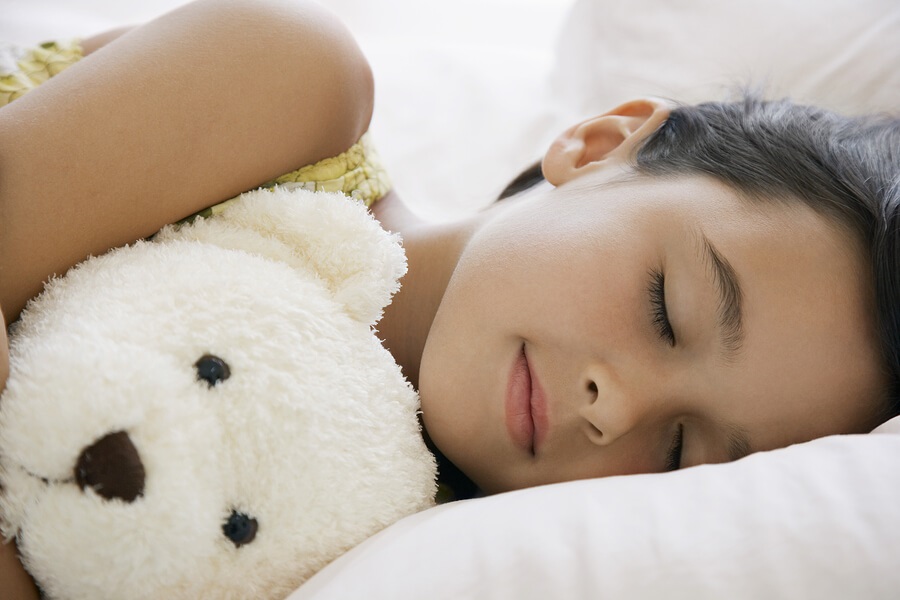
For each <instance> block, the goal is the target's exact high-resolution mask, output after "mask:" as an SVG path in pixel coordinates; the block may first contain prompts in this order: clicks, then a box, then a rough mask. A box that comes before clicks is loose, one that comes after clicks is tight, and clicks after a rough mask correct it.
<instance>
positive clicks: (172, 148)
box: [0, 0, 372, 322]
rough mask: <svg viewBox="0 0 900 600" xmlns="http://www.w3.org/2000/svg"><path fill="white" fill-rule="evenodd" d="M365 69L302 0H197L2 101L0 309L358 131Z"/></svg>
mask: <svg viewBox="0 0 900 600" xmlns="http://www.w3.org/2000/svg"><path fill="white" fill-rule="evenodd" d="M371 110H372V80H371V72H370V70H369V66H368V64H367V62H366V60H365V59H364V57H363V56H362V55H361V53H360V52H359V49H358V47H357V46H356V44H355V42H354V41H353V39H352V38H351V36H350V35H349V33H348V32H347V31H346V29H345V28H344V27H343V26H342V25H341V24H340V23H339V22H338V21H337V20H336V19H335V18H334V17H333V16H332V15H331V14H330V13H328V12H327V11H326V10H325V9H323V8H321V7H320V6H319V5H317V4H314V3H312V2H306V1H280V2H279V1H276V0H266V1H259V0H257V1H251V0H201V1H199V2H196V3H193V4H190V5H187V6H185V7H183V8H181V9H178V10H176V11H173V12H172V13H169V14H167V15H165V16H163V17H161V18H159V19H157V20H155V21H153V22H151V23H149V24H147V25H145V26H143V27H139V28H137V29H134V30H132V31H129V32H128V33H125V34H124V35H122V36H121V37H119V38H118V39H115V40H114V41H112V42H110V43H109V44H108V45H106V46H104V47H102V48H100V49H99V50H97V51H96V52H94V53H93V54H91V55H90V56H88V57H86V58H84V59H83V60H82V61H80V62H79V63H77V64H75V65H74V66H72V67H70V68H69V69H67V70H65V71H63V72H62V73H60V74H59V75H57V76H56V77H54V78H52V79H51V80H50V81H48V82H47V83H45V84H43V85H41V86H39V87H38V88H37V89H36V90H34V91H32V92H30V93H28V94H26V95H25V96H23V97H22V98H19V99H18V100H16V101H14V102H12V103H11V104H10V105H8V106H6V107H4V108H3V109H0V307H2V311H3V313H4V315H5V317H6V320H7V322H9V321H11V320H13V319H15V318H16V316H17V315H18V313H19V312H20V311H21V309H22V307H23V306H24V304H25V302H26V301H27V300H28V299H29V298H30V297H32V296H34V295H35V294H37V293H38V292H39V291H40V289H41V286H42V283H43V282H44V281H45V280H46V279H47V277H48V276H50V275H51V274H54V273H57V274H62V273H64V272H65V270H66V269H67V268H69V267H70V266H72V265H73V264H75V263H76V262H78V261H79V260H81V259H83V258H84V257H86V256H88V255H89V254H99V253H102V252H104V251H106V250H107V249H109V248H111V247H114V246H119V245H122V244H125V243H128V242H131V241H134V240H135V239H138V238H142V237H146V236H148V235H150V234H152V233H154V232H155V231H157V230H158V229H159V228H160V227H162V226H163V225H165V224H167V223H171V222H174V221H177V220H179V219H180V218H182V217H184V216H187V215H190V214H192V213H194V212H196V211H197V210H200V209H203V208H205V207H207V206H210V205H212V204H215V203H216V202H219V201H221V200H224V199H226V198H229V197H232V196H234V195H236V194H238V193H240V192H242V191H244V190H247V189H250V188H253V187H256V186H258V185H259V184H261V183H263V182H265V181H266V180H268V179H271V178H274V177H276V176H278V175H281V174H282V173H285V172H288V171H291V170H293V169H296V168H298V167H300V166H303V165H305V164H309V163H313V162H315V161H316V160H319V159H321V158H324V157H327V156H332V155H335V154H339V153H340V152H342V151H343V150H345V149H347V148H348V147H349V146H350V145H352V144H353V143H354V142H355V141H356V140H357V139H358V138H359V137H360V135H361V134H362V133H364V132H365V130H366V129H367V128H368V124H369V119H370V117H371Z"/></svg>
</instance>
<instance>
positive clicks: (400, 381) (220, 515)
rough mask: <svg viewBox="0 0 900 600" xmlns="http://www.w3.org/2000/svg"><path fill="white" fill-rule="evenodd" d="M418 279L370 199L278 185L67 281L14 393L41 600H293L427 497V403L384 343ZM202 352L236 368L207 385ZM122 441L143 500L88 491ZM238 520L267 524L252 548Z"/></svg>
mask: <svg viewBox="0 0 900 600" xmlns="http://www.w3.org/2000/svg"><path fill="white" fill-rule="evenodd" d="M405 268H406V267H405V258H404V256H403V251H402V249H401V248H400V246H399V243H398V240H397V239H396V238H395V237H393V236H391V235H389V234H387V233H386V232H384V231H383V230H382V229H381V228H380V227H379V226H378V224H377V223H376V222H375V221H374V219H372V218H371V216H370V215H368V214H367V213H366V211H365V209H364V208H363V207H361V206H360V205H357V204H356V203H354V202H352V201H350V200H348V199H347V198H346V197H344V196H340V195H337V194H320V193H316V194H314V193H311V192H305V191H300V190H297V191H288V190H282V189H279V190H276V191H275V192H274V193H273V192H268V191H261V192H255V193H250V194H247V195H245V197H244V198H243V199H242V200H241V201H239V202H237V203H235V204H234V205H233V206H231V207H230V208H229V209H228V210H226V211H225V213H223V214H222V215H220V216H217V217H214V218H210V219H205V220H198V221H196V222H195V223H193V224H191V225H189V226H185V227H182V228H180V229H179V228H167V229H166V230H164V231H163V232H161V233H160V234H159V235H158V236H157V237H156V239H155V240H154V241H153V242H139V243H137V244H134V245H133V246H131V247H128V248H122V249H118V250H114V251H112V252H110V253H108V254H106V255H104V256H101V257H96V258H91V259H89V260H87V261H85V262H84V263H82V264H81V265H79V266H78V267H76V268H74V269H73V270H72V271H70V272H69V273H68V274H67V275H66V276H65V277H64V278H61V279H57V280H55V281H53V282H51V283H50V284H49V285H48V286H47V289H46V291H45V292H44V293H43V294H42V295H41V296H40V297H38V298H37V299H36V300H34V301H32V303H31V304H29V306H28V308H27V310H26V311H25V312H24V313H23V315H22V319H21V321H20V323H18V324H17V326H16V327H15V328H14V330H13V331H12V337H11V339H10V349H11V359H10V365H11V375H10V379H9V382H8V386H7V390H6V392H5V393H4V395H3V397H2V401H0V478H2V482H3V485H4V488H5V489H4V493H3V495H2V496H0V511H2V516H3V523H2V524H3V533H4V534H5V535H6V536H13V535H18V540H19V545H20V550H21V551H22V554H23V557H24V560H25V563H26V566H27V568H28V569H29V570H30V571H31V573H32V574H33V575H34V576H35V578H36V579H37V580H38V582H39V583H40V585H41V586H42V588H43V589H44V591H45V593H47V594H48V596H49V597H52V598H73V599H74V598H91V599H99V598H128V599H140V598H201V597H207V598H250V597H252V598H277V597H283V596H284V595H285V594H286V593H287V592H289V591H290V590H292V589H294V588H295V587H297V585H299V584H300V583H301V582H303V581H304V580H305V579H307V578H308V577H309V576H310V575H312V574H313V573H314V572H315V571H317V570H318V569H320V568H321V567H322V566H324V565H325V564H327V563H328V562H329V561H331V560H332V559H334V558H335V557H336V556H338V555H339V554H341V553H342V552H344V551H345V550H347V549H349V548H350V547H352V546H353V545H355V544H356V543H358V542H360V541H361V540H363V539H365V538H366V537H368V536H369V535H371V534H372V533H374V532H375V531H377V530H379V529H381V528H383V527H384V526H386V525H388V524H390V523H392V522H393V521H395V520H397V519H398V518H400V517H402V516H404V515H407V514H409V513H412V512H415V511H418V510H421V509H423V508H426V507H428V506H430V505H431V504H432V498H433V495H434V491H435V487H434V476H435V466H434V460H433V458H432V457H431V455H430V454H429V453H428V452H427V450H426V448H425V447H424V444H423V442H422V438H421V434H420V430H419V424H418V420H417V418H416V411H417V410H418V399H417V397H416V395H415V393H414V391H413V390H412V388H411V387H410V386H409V384H408V383H407V382H406V381H405V379H404V378H403V377H402V374H401V373H400V370H399V368H398V367H397V365H396V364H395V363H394V361H393V359H392V357H391V356H390V354H389V353H388V352H387V351H386V350H385V349H384V348H383V347H382V345H381V343H380V342H379V340H378V339H377V337H376V336H375V335H374V333H373V331H372V326H373V325H374V323H375V321H376V320H377V319H378V318H379V316H380V314H381V310H382V309H383V307H384V306H385V305H386V304H387V302H389V300H390V297H391V294H392V293H394V291H396V289H397V288H398V285H399V284H398V279H399V277H400V276H401V275H402V274H403V273H404V272H405ZM207 353H211V354H215V355H217V356H220V357H221V358H223V359H224V360H225V361H226V362H227V363H228V364H229V366H230V368H231V377H230V378H229V379H227V380H226V381H223V382H220V383H219V384H218V385H216V386H215V387H212V388H210V387H209V386H208V385H207V384H206V383H205V382H203V381H198V379H197V376H196V373H195V369H194V366H193V365H194V363H195V362H196V361H197V359H198V358H199V357H200V356H202V355H204V354H207ZM120 430H124V431H127V432H128V434H129V436H130V438H131V440H132V442H133V443H134V445H135V446H136V448H137V449H138V451H139V453H140V456H141V460H142V462H143V464H144V468H145V470H146V473H147V475H146V483H145V488H144V494H143V496H142V497H140V498H138V499H136V500H135V501H134V502H131V503H126V502H124V501H121V500H105V499H103V498H101V497H100V496H98V495H97V494H96V493H94V492H93V490H91V489H90V488H86V489H85V490H84V491H82V490H80V489H79V487H78V486H77V485H76V484H75V483H74V482H73V481H72V480H71V478H72V473H73V468H74V464H75V461H76V459H77V457H78V455H79V453H80V452H81V450H82V449H83V448H85V447H87V446H89V445H90V444H92V443H93V442H94V441H95V440H97V439H98V438H100V437H102V436H104V435H106V434H107V433H110V432H115V431H120ZM40 478H46V479H47V480H49V481H50V483H43V482H42V481H41V479H40ZM233 509H237V510H240V511H242V512H245V513H247V514H250V515H252V516H253V517H255V518H256V519H257V520H258V521H259V532H258V534H257V536H256V539H255V540H254V541H253V542H252V543H250V544H247V545H245V546H242V547H240V548H237V547H235V546H234V544H233V543H232V542H231V541H230V540H228V539H227V538H226V537H225V536H224V535H223V532H222V525H223V523H224V522H225V520H226V519H227V517H228V515H229V514H230V512H231V511H232V510H233Z"/></svg>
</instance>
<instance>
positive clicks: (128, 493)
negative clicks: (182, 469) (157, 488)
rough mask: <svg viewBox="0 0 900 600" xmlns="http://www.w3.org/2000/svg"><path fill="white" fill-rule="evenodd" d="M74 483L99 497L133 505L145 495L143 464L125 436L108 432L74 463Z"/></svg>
mask: <svg viewBox="0 0 900 600" xmlns="http://www.w3.org/2000/svg"><path fill="white" fill-rule="evenodd" d="M75 481H76V482H77V483H78V487H80V488H81V489H82V490H84V488H86V487H90V488H91V489H92V490H94V492H96V493H97V494H98V495H99V496H101V497H103V498H106V499H107V500H112V499H113V498H118V499H120V500H124V501H125V502H133V501H134V499H135V498H137V497H138V496H141V495H143V493H144V464H143V463H142V462H141V456H140V454H139V453H138V451H137V448H135V447H134V444H133V443H132V441H131V438H130V437H129V436H128V433H126V432H124V431H117V432H115V433H109V434H107V435H105V436H103V437H102V438H100V439H99V440H97V441H96V442H94V443H93V444H91V445H90V446H88V447H87V448H85V449H84V450H82V451H81V454H80V455H79V456H78V461H77V462H76V463H75Z"/></svg>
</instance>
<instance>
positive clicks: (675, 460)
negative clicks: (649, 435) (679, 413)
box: [666, 425, 684, 471]
mask: <svg viewBox="0 0 900 600" xmlns="http://www.w3.org/2000/svg"><path fill="white" fill-rule="evenodd" d="M683 451H684V425H679V426H678V431H677V432H675V438H674V439H673V440H672V447H671V448H669V454H668V458H667V459H666V471H677V470H678V469H680V468H681V453H682V452H683Z"/></svg>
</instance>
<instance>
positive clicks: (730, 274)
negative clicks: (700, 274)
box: [697, 230, 744, 361]
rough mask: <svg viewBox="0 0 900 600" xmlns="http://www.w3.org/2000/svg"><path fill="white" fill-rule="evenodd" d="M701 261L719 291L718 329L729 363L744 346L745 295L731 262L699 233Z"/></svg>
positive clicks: (704, 235)
mask: <svg viewBox="0 0 900 600" xmlns="http://www.w3.org/2000/svg"><path fill="white" fill-rule="evenodd" d="M697 235H698V239H699V242H700V244H699V245H700V248H701V258H702V260H703V262H704V263H705V264H706V265H707V267H708V268H709V269H710V270H711V271H712V274H713V279H714V280H715V283H716V291H717V292H718V296H719V301H718V326H719V336H720V338H721V340H722V348H723V354H724V356H725V358H726V360H729V361H730V360H733V359H734V357H735V355H736V354H737V353H738V352H739V351H740V349H741V346H742V345H743V343H744V311H743V298H744V293H743V291H742V290H741V285H740V283H739V282H738V277H737V273H735V271H734V268H733V267H732V266H731V263H729V262H728V260H727V259H726V258H725V257H724V256H722V253H721V252H719V250H718V249H717V248H716V247H715V246H714V245H713V243H712V242H711V241H710V239H709V238H708V237H706V234H704V233H703V232H702V231H699V230H698V231H697Z"/></svg>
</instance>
